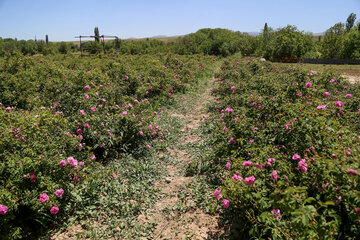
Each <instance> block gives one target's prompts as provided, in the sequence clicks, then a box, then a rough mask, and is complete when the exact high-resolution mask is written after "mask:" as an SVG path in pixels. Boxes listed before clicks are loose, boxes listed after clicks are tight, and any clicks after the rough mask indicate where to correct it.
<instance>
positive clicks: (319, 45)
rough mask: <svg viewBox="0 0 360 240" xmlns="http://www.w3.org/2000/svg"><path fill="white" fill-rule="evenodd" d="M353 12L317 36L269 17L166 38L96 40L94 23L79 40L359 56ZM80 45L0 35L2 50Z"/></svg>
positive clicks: (359, 27)
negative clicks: (251, 27)
mask: <svg viewBox="0 0 360 240" xmlns="http://www.w3.org/2000/svg"><path fill="white" fill-rule="evenodd" d="M355 21H356V14H354V13H351V14H350V15H349V17H348V18H347V19H346V22H345V23H342V22H339V23H336V24H335V25H334V26H332V27H330V28H329V29H327V30H326V31H325V33H324V34H323V35H321V36H314V35H313V34H312V33H307V32H304V31H300V30H299V29H298V28H297V27H296V26H292V25H288V26H286V27H283V28H279V29H276V30H274V29H273V28H271V27H270V26H268V24H267V23H265V25H264V28H263V29H262V31H261V33H260V34H259V35H258V36H252V35H249V34H247V33H241V32H239V31H231V30H227V29H221V28H217V29H210V28H205V29H200V30H199V31H197V32H196V33H191V34H188V35H186V36H183V37H178V38H176V39H174V40H170V41H167V42H165V41H161V40H157V39H149V38H148V39H143V40H120V39H119V38H116V39H115V40H113V41H106V42H105V43H104V46H103V45H102V44H101V43H100V41H99V39H100V34H99V29H98V27H95V29H94V36H95V38H94V39H95V41H87V42H83V43H82V46H81V47H82V49H84V51H88V52H89V53H92V54H96V53H101V51H102V50H103V48H105V51H106V52H107V53H114V54H146V53H157V52H173V53H176V54H205V55H216V56H224V57H225V56H229V55H232V54H235V53H237V54H242V55H244V56H257V57H264V58H266V59H270V60H277V59H278V58H284V57H285V58H326V59H360V22H359V21H358V22H357V24H355ZM79 51H80V45H79V44H75V43H73V42H49V38H48V36H47V35H46V37H45V41H44V40H38V41H34V40H28V41H25V40H20V41H17V40H16V39H1V38H0V56H4V55H5V54H6V53H12V52H21V53H22V54H24V55H33V54H44V55H47V54H56V53H63V54H66V53H69V52H79Z"/></svg>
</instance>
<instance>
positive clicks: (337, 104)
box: [334, 101, 344, 107]
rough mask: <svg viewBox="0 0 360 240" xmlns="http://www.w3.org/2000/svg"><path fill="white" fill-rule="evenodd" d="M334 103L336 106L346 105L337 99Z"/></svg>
mask: <svg viewBox="0 0 360 240" xmlns="http://www.w3.org/2000/svg"><path fill="white" fill-rule="evenodd" d="M334 104H335V106H336V107H343V106H344V103H343V102H342V101H335V102H334Z"/></svg>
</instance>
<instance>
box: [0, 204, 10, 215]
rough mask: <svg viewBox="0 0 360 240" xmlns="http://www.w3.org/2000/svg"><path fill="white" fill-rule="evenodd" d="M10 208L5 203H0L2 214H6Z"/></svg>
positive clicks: (0, 212) (0, 213)
mask: <svg viewBox="0 0 360 240" xmlns="http://www.w3.org/2000/svg"><path fill="white" fill-rule="evenodd" d="M8 210H9V208H8V207H7V206H5V205H2V204H0V215H5V214H6V213H7V211H8Z"/></svg>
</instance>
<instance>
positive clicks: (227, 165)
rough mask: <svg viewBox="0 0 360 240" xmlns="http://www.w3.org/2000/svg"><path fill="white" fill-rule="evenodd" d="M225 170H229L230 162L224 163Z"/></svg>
mask: <svg viewBox="0 0 360 240" xmlns="http://www.w3.org/2000/svg"><path fill="white" fill-rule="evenodd" d="M225 168H226V170H229V169H230V162H227V163H226V166H225Z"/></svg>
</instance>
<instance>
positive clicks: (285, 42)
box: [264, 25, 313, 60]
mask: <svg viewBox="0 0 360 240" xmlns="http://www.w3.org/2000/svg"><path fill="white" fill-rule="evenodd" d="M312 44H313V41H312V36H311V35H307V34H304V33H303V32H301V31H299V30H298V29H297V28H296V27H295V26H291V25H288V26H287V27H284V28H281V29H279V30H277V31H276V32H274V33H273V34H272V36H271V38H270V41H269V43H268V44H267V46H266V48H265V54H264V56H265V58H268V59H271V60H276V59H278V58H282V57H287V58H301V57H302V56H304V55H305V53H306V52H308V51H309V50H310V49H311V48H312Z"/></svg>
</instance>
